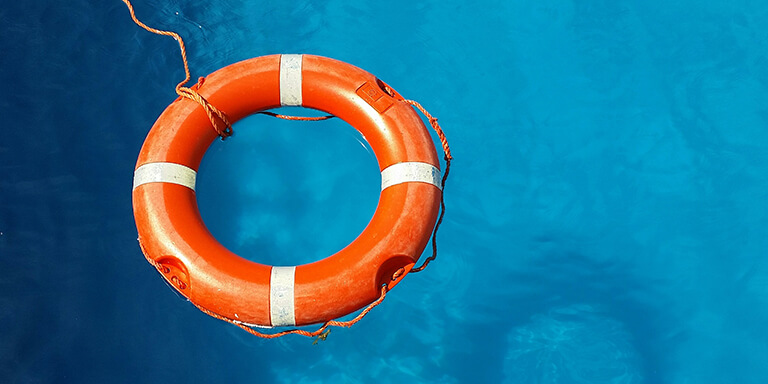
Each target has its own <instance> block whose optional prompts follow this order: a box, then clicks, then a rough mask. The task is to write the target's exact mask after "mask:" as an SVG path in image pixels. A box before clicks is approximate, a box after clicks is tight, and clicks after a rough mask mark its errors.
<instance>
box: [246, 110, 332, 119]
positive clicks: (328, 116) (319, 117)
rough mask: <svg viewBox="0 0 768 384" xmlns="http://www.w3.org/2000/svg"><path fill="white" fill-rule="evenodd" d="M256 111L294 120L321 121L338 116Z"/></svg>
mask: <svg viewBox="0 0 768 384" xmlns="http://www.w3.org/2000/svg"><path fill="white" fill-rule="evenodd" d="M256 113H260V114H262V115H267V116H272V117H277V118H278V119H283V120H292V121H320V120H328V119H332V118H334V117H336V116H333V115H325V116H318V117H306V116H288V115H280V114H277V113H274V112H267V111H261V112H256Z"/></svg>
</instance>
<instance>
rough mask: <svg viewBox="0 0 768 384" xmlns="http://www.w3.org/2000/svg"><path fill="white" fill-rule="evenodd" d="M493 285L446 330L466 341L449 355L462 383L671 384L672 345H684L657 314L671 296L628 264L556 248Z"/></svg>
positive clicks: (456, 340) (459, 341)
mask: <svg viewBox="0 0 768 384" xmlns="http://www.w3.org/2000/svg"><path fill="white" fill-rule="evenodd" d="M496 279H498V280H495V281H494V282H495V283H496V284H493V285H492V286H495V287H497V288H498V289H496V290H495V292H493V293H489V295H490V296H491V297H484V298H483V299H482V300H478V301H477V303H475V305H474V306H473V307H474V310H473V311H472V312H473V313H471V314H469V315H468V317H469V318H468V319H466V320H465V321H462V322H459V323H455V324H454V325H452V326H451V327H452V328H455V329H453V330H451V331H449V333H452V334H456V335H461V337H456V338H453V339H452V340H451V341H450V342H451V344H453V345H452V347H451V348H450V350H451V351H454V352H452V353H450V354H449V355H448V356H446V357H447V361H448V362H449V363H448V364H446V365H447V366H448V367H453V368H449V369H451V370H453V372H452V374H453V375H454V376H455V377H457V378H459V379H460V381H466V382H471V381H474V380H480V381H488V382H600V383H642V382H657V383H658V382H665V378H664V377H660V376H659V375H660V372H669V365H670V364H672V362H671V361H670V360H669V359H667V358H665V353H666V352H667V349H666V348H665V346H667V345H674V344H677V343H679V341H680V340H676V339H677V338H679V337H680V336H679V331H677V330H675V329H670V327H669V326H668V325H667V324H669V323H674V322H673V321H671V320H673V319H669V318H667V317H668V316H672V315H663V314H662V311H660V308H664V309H665V310H664V312H663V313H665V314H669V313H670V311H669V307H670V305H671V304H670V302H671V300H669V299H665V298H664V297H663V296H662V295H661V294H659V293H658V292H659V291H658V290H657V287H654V286H653V284H654V282H652V281H650V280H645V279H640V278H638V277H637V276H636V275H634V274H633V271H631V270H628V269H626V268H625V267H624V265H623V263H620V262H616V261H614V260H604V261H601V260H595V259H594V258H590V257H587V256H586V255H584V254H580V253H576V252H551V253H545V254H543V255H542V256H541V257H539V258H537V259H535V260H532V261H531V262H530V263H529V264H528V265H526V266H524V267H520V268H519V269H518V270H515V271H512V272H509V273H506V274H505V275H504V276H503V277H502V278H496ZM659 284H662V282H659ZM489 285H490V284H489ZM489 304H490V305H492V306H489ZM500 312H501V313H509V314H510V316H508V317H505V318H498V316H497V314H498V313H500ZM459 328H460V329H459ZM469 361H478V362H482V364H483V366H482V368H483V369H479V368H480V367H477V368H478V369H477V370H474V369H466V368H467V362H469ZM478 375H480V376H481V377H478Z"/></svg>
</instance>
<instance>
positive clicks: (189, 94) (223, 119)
mask: <svg viewBox="0 0 768 384" xmlns="http://www.w3.org/2000/svg"><path fill="white" fill-rule="evenodd" d="M123 3H125V5H126V6H128V11H129V12H130V13H131V19H133V22H135V23H136V25H138V26H139V27H142V28H144V29H146V30H147V31H149V32H152V33H155V34H158V35H164V36H170V37H173V38H174V40H176V41H177V42H179V50H180V51H181V59H182V60H183V61H184V74H185V76H186V77H184V80H183V81H182V82H180V83H179V84H177V85H176V94H178V95H179V96H181V97H185V98H187V99H190V100H193V101H194V102H196V103H198V104H200V106H201V107H203V110H205V114H206V115H208V120H210V121H211V125H213V129H215V130H216V133H218V134H219V136H221V138H222V139H226V138H227V137H229V136H232V133H233V131H232V124H231V123H230V122H229V118H227V115H226V114H225V113H224V112H222V111H221V110H219V109H218V108H216V107H214V106H213V105H212V104H211V103H210V102H208V100H206V99H205V98H204V97H203V96H201V95H200V94H199V93H197V91H196V90H194V89H192V88H188V87H185V86H184V84H186V83H187V82H188V81H189V80H190V79H191V78H192V76H191V75H190V74H189V64H188V62H187V49H186V48H185V47H184V40H182V38H181V36H179V34H178V33H176V32H171V31H162V30H159V29H155V28H152V27H149V26H147V25H146V24H144V23H142V22H141V21H139V19H138V18H136V13H135V12H134V11H133V5H132V4H131V2H130V1H129V0H123ZM202 84H203V78H202V77H201V78H200V79H199V80H198V83H197V86H198V88H200V86H201V85H202ZM222 124H223V127H222Z"/></svg>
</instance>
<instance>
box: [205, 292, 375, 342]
mask: <svg viewBox="0 0 768 384" xmlns="http://www.w3.org/2000/svg"><path fill="white" fill-rule="evenodd" d="M385 297H387V286H386V285H382V286H381V295H380V296H379V298H378V299H376V301H374V302H372V303H370V304H368V306H367V307H365V309H363V310H362V312H360V313H359V314H358V315H357V316H355V318H354V319H352V320H348V321H338V320H329V321H326V322H325V323H323V325H322V326H321V327H320V328H318V329H316V330H314V331H312V332H310V331H305V330H303V329H289V330H285V331H282V332H278V333H261V332H259V331H257V330H255V329H253V328H251V327H249V326H248V325H246V324H243V323H241V322H238V321H235V320H232V319H230V318H227V317H224V316H221V315H219V314H218V313H214V312H211V311H210V310H208V309H207V308H204V307H201V306H199V305H197V304H195V303H192V304H194V305H195V307H197V309H199V310H200V311H202V312H203V313H205V314H207V315H208V316H211V317H213V318H215V319H219V320H223V321H226V322H227V323H230V324H233V325H236V326H238V327H240V328H242V329H243V330H245V331H246V332H248V333H250V334H251V335H254V336H258V337H261V338H263V339H275V338H278V337H281V336H285V335H301V336H307V337H316V338H317V339H315V342H314V343H313V344H317V342H318V341H319V340H325V338H326V337H328V334H329V333H331V330H330V329H328V327H331V326H334V327H344V328H349V327H351V326H353V325H355V323H357V322H358V321H360V320H362V318H363V317H365V315H367V314H368V312H370V311H371V310H372V309H373V308H374V307H376V306H377V305H379V304H381V302H382V301H384V298H385Z"/></svg>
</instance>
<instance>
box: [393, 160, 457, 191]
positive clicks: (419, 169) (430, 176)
mask: <svg viewBox="0 0 768 384" xmlns="http://www.w3.org/2000/svg"><path fill="white" fill-rule="evenodd" d="M409 182H421V183H429V184H432V185H434V186H435V187H437V188H439V189H442V188H441V186H440V185H441V183H440V170H439V169H437V167H435V166H434V165H432V164H428V163H418V162H407V163H397V164H392V165H390V166H389V167H387V168H386V169H384V170H383V171H381V190H382V191H383V190H384V189H386V188H387V187H391V186H393V185H396V184H401V183H409Z"/></svg>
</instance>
